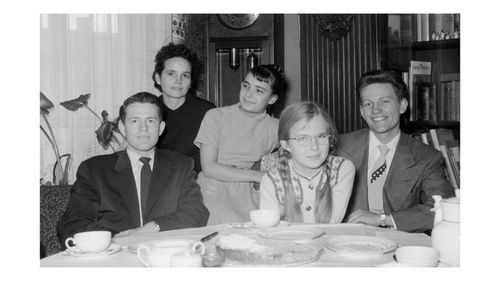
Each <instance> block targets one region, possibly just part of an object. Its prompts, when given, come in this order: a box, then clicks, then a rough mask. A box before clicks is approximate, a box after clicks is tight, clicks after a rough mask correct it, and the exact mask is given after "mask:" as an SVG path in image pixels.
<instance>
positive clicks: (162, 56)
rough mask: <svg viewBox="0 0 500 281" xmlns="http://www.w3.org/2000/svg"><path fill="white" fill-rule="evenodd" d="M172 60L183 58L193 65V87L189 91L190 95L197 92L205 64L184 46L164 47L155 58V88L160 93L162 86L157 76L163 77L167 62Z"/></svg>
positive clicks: (172, 44) (170, 45)
mask: <svg viewBox="0 0 500 281" xmlns="http://www.w3.org/2000/svg"><path fill="white" fill-rule="evenodd" d="M171 58H183V59H185V60H187V61H188V62H189V64H190V65H191V87H190V88H189V90H188V94H190V93H194V92H196V90H197V89H198V80H199V77H200V74H201V72H202V71H203V63H202V62H201V61H200V59H199V58H198V55H196V53H195V52H193V51H191V49H189V48H188V47H186V45H184V44H174V43H170V44H168V45H165V46H163V47H162V48H161V49H160V50H159V51H158V53H156V57H155V70H154V72H153V81H154V86H155V88H156V89H158V90H159V91H160V92H161V91H162V90H161V85H160V84H158V82H156V78H155V76H156V74H158V75H160V76H161V73H162V72H163V69H164V68H165V61H166V60H168V59H171Z"/></svg>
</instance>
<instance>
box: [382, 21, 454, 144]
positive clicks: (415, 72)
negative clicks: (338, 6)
mask: <svg viewBox="0 0 500 281" xmlns="http://www.w3.org/2000/svg"><path fill="white" fill-rule="evenodd" d="M381 28H382V32H381V34H382V61H381V65H382V68H384V69H395V70H398V71H400V72H401V73H402V75H403V77H404V78H405V81H407V85H408V89H409V94H410V99H409V104H410V106H409V110H408V111H407V113H406V114H405V115H404V118H403V120H402V122H401V127H402V130H403V131H405V132H407V133H410V134H412V133H417V134H420V133H421V132H422V131H428V130H430V129H436V128H448V129H452V130H454V131H455V134H456V135H457V136H458V137H459V130H460V38H454V37H459V30H460V20H459V15H456V14H455V15H454V14H399V15H397V14H391V15H384V16H383V17H382V25H381ZM433 29H439V30H441V36H439V35H438V34H439V32H436V31H435V30H433ZM443 30H445V31H446V32H443ZM433 33H434V35H432V34H433ZM443 34H446V39H444V38H443V37H444V35H443ZM433 39H435V40H433Z"/></svg>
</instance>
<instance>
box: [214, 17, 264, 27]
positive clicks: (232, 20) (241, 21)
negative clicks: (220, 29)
mask: <svg viewBox="0 0 500 281" xmlns="http://www.w3.org/2000/svg"><path fill="white" fill-rule="evenodd" d="M217 17H218V18H219V20H220V21H221V22H222V24H223V25H225V26H226V27H228V28H231V29H245V28H247V27H249V26H251V25H252V24H254V23H255V21H257V18H258V17H259V14H218V15H217Z"/></svg>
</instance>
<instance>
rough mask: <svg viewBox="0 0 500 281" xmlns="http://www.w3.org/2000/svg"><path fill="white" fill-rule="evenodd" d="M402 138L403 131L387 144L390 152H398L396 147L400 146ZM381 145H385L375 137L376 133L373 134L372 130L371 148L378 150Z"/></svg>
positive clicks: (370, 134)
mask: <svg viewBox="0 0 500 281" xmlns="http://www.w3.org/2000/svg"><path fill="white" fill-rule="evenodd" d="M400 137H401V131H399V132H398V134H397V135H396V136H395V137H394V138H393V139H392V140H391V141H389V142H388V143H386V144H385V146H387V147H388V148H389V149H390V150H389V151H392V152H394V151H396V146H398V142H399V138H400ZM379 145H383V143H381V142H380V141H379V140H378V139H377V137H376V136H375V133H373V132H372V131H371V130H370V133H369V147H373V148H377V147H378V146H379Z"/></svg>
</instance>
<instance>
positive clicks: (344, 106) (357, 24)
mask: <svg viewBox="0 0 500 281" xmlns="http://www.w3.org/2000/svg"><path fill="white" fill-rule="evenodd" d="M379 26H380V17H379V16H378V15H375V14H361V15H356V17H355V18H354V20H353V24H352V26H351V29H350V30H349V32H348V33H347V34H346V35H345V36H344V37H342V38H341V39H340V40H338V41H336V42H333V41H332V40H330V39H328V38H326V37H323V36H322V35H321V32H320V31H319V28H318V25H317V23H316V21H315V20H314V17H313V15H310V14H306V15H300V37H301V43H300V44H301V65H302V70H301V71H302V74H301V76H302V81H301V85H302V89H301V92H302V93H301V98H302V100H312V101H315V102H317V103H318V104H320V105H322V106H323V107H324V108H325V109H326V110H328V112H329V113H330V115H331V116H332V118H333V121H334V122H335V124H336V126H337V129H338V130H339V132H340V133H345V132H350V131H354V130H357V129H360V128H362V127H363V126H365V125H364V121H363V120H362V118H361V116H360V114H359V107H358V104H357V102H358V101H357V96H356V88H355V86H356V81H357V79H358V78H359V76H361V74H363V73H364V72H366V71H368V70H371V69H375V68H380V61H381V50H380V46H381V44H380V43H381V38H380V31H379V30H380V27H379Z"/></svg>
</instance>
